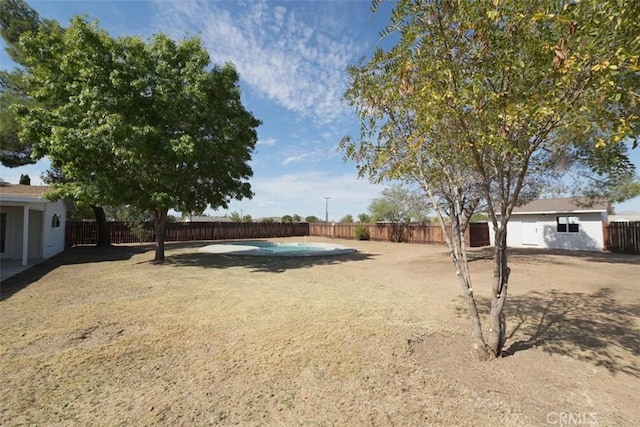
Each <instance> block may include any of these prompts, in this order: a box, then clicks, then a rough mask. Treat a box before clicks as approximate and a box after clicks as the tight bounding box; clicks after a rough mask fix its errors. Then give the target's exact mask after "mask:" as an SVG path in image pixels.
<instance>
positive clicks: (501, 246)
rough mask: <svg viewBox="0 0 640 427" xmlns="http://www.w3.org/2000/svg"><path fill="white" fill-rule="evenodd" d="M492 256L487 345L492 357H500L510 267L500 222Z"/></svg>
mask: <svg viewBox="0 0 640 427" xmlns="http://www.w3.org/2000/svg"><path fill="white" fill-rule="evenodd" d="M494 235H495V242H496V248H495V253H494V257H493V294H492V295H491V315H490V328H489V336H488V339H487V345H488V346H489V350H490V351H491V356H492V357H500V356H501V355H502V348H503V346H504V341H505V333H506V321H505V317H504V313H503V309H504V304H505V302H506V300H507V286H508V284H509V273H510V271H511V270H510V268H509V267H508V264H507V228H506V224H501V225H500V227H499V228H498V229H496V231H495V234H494Z"/></svg>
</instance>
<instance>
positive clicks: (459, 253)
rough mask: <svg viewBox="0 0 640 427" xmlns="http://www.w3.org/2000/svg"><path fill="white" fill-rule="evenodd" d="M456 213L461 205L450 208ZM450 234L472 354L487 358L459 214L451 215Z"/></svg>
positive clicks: (479, 357) (487, 352) (487, 350)
mask: <svg viewBox="0 0 640 427" xmlns="http://www.w3.org/2000/svg"><path fill="white" fill-rule="evenodd" d="M452 211H454V212H456V213H459V212H461V207H460V206H456V210H452ZM451 227H452V230H451V234H452V237H453V242H452V243H453V249H454V251H455V255H454V256H452V259H453V263H454V265H455V268H456V275H457V276H458V281H459V282H460V286H461V287H462V293H463V295H464V296H465V298H466V300H467V304H468V305H469V316H470V317H471V323H472V324H473V330H472V334H471V336H472V337H473V354H474V355H475V357H476V358H477V359H478V360H489V359H490V358H491V353H490V351H489V348H488V346H487V343H486V342H485V340H484V336H483V334H482V322H481V321H480V313H479V311H478V305H477V304H476V299H475V297H474V295H473V285H472V282H471V272H470V271H469V262H468V259H467V250H466V247H465V243H466V242H465V235H464V232H465V230H464V227H463V226H462V224H460V215H452V218H451Z"/></svg>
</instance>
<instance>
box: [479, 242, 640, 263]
mask: <svg viewBox="0 0 640 427" xmlns="http://www.w3.org/2000/svg"><path fill="white" fill-rule="evenodd" d="M494 251H495V249H494V248H493V247H491V246H485V247H482V248H470V249H468V257H469V261H470V262H472V261H479V260H490V259H493V254H494ZM507 253H508V256H509V259H510V260H511V261H518V260H525V261H531V257H536V258H544V257H548V256H553V257H569V258H578V259H582V260H584V261H589V262H605V263H610V264H634V265H637V264H640V255H638V254H629V253H617V252H600V251H574V250H567V249H544V248H509V249H508V251H507ZM556 263H558V262H556Z"/></svg>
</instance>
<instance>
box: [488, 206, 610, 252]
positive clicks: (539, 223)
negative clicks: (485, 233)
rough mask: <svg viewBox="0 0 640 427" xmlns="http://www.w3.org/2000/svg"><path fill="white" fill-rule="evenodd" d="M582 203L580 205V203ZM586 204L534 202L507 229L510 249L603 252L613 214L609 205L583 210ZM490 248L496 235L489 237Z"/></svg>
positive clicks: (522, 208)
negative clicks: (605, 233) (606, 231)
mask: <svg viewBox="0 0 640 427" xmlns="http://www.w3.org/2000/svg"><path fill="white" fill-rule="evenodd" d="M581 201H582V202H583V203H580V202H581ZM584 202H586V200H580V199H574V198H562V199H541V200H534V201H532V202H530V203H527V204H525V205H522V206H519V207H516V208H515V209H514V210H513V214H512V216H511V220H510V221H509V224H508V225H507V245H509V246H511V247H534V248H551V249H569V250H581V251H602V250H604V232H603V229H604V226H605V225H606V224H607V215H608V214H609V213H611V205H610V204H609V203H595V204H593V205H592V206H590V207H584V206H581V205H582V204H584ZM489 235H490V237H491V244H492V245H493V244H494V243H495V242H494V241H493V232H491V230H490V233H489Z"/></svg>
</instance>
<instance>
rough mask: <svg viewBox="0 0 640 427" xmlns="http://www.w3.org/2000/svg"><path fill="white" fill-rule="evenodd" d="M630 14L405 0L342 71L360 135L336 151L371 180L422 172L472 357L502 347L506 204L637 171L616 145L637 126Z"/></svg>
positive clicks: (634, 23)
mask: <svg viewBox="0 0 640 427" xmlns="http://www.w3.org/2000/svg"><path fill="white" fill-rule="evenodd" d="M379 3H380V2H379V1H375V2H374V9H375V8H376V7H377V5H378V4H379ZM638 12H640V6H639V3H638V2H634V1H631V0H622V1H613V0H603V1H595V0H591V1H583V2H575V1H571V0H567V1H556V0H553V1H552V0H541V1H536V2H522V1H518V0H492V1H473V2H472V1H464V0H428V1H418V0H400V1H399V2H398V3H397V4H396V5H395V8H394V11H393V13H392V18H391V23H390V24H389V26H388V27H387V29H386V30H385V32H384V34H385V35H386V36H393V37H395V38H396V39H395V40H397V42H396V44H395V45H394V46H393V47H392V48H390V49H389V50H387V51H385V50H383V49H378V50H377V51H376V52H375V53H374V54H373V56H372V58H371V59H370V60H369V61H364V60H363V61H361V62H360V63H359V64H357V65H355V66H352V67H350V68H349V70H348V71H349V74H350V84H349V88H348V90H347V92H346V94H345V96H346V98H347V100H348V101H349V102H350V103H351V104H352V105H353V106H354V107H355V108H356V110H357V112H358V114H359V117H360V119H361V134H360V137H359V138H353V137H345V138H344V139H343V140H342V143H341V146H342V148H343V149H344V150H345V157H346V158H350V159H354V160H356V162H357V164H358V168H359V172H360V174H361V175H362V176H367V175H368V176H369V177H370V178H371V179H373V180H377V181H381V180H385V179H395V180H398V179H400V180H406V181H410V182H414V183H418V184H419V185H421V187H422V188H423V190H424V191H425V193H426V194H427V195H428V198H429V200H430V201H431V204H432V206H433V208H434V210H435V211H436V213H437V215H438V218H439V223H440V224H441V226H442V227H443V231H447V228H446V227H445V222H449V221H450V222H451V228H449V229H448V234H447V238H446V240H447V244H448V247H449V251H450V255H451V259H452V263H453V264H454V268H455V270H456V274H457V275H458V277H459V281H460V284H461V287H462V290H463V294H464V296H465V298H466V300H467V302H468V306H469V312H470V317H471V320H472V323H473V332H472V333H473V351H474V352H475V354H476V355H477V357H478V358H480V359H490V358H495V357H498V356H500V355H501V353H502V351H503V347H504V345H505V328H506V322H505V318H504V313H503V310H504V307H505V303H506V299H507V294H508V285H509V276H510V273H511V269H510V267H509V265H508V257H507V254H508V248H507V244H506V243H507V224H508V222H509V220H510V218H511V213H512V211H513V209H514V207H515V206H517V205H518V204H520V203H523V202H525V201H527V200H528V199H530V198H532V197H535V196H536V195H537V194H538V193H539V192H540V190H541V188H543V187H544V185H545V183H548V182H549V180H552V179H554V178H556V177H560V176H563V175H564V174H565V173H566V172H567V171H568V170H573V169H575V168H581V169H583V170H587V171H589V172H590V173H591V174H592V175H601V176H610V177H614V178H615V177H629V176H631V175H632V174H633V171H632V164H631V163H630V162H629V161H628V158H627V156H626V154H625V152H624V150H620V149H618V147H619V144H621V143H623V141H625V140H628V141H632V144H633V145H634V146H635V145H636V139H635V138H636V136H637V135H638V134H640V117H639V116H638V114H637V112H638V110H637V105H638V101H639V97H640V95H639V94H638V90H637V88H638V82H639V81H640V73H639V71H640V67H639V62H638V58H639V56H640V43H639V41H640V39H639V37H640V36H639V34H640V24H639V23H638V20H637V16H638ZM613 181H615V179H614V180H613ZM627 194H629V193H627ZM592 196H594V197H595V196H596V195H595V194H593V195H592ZM625 197H628V195H627V196H625ZM480 203H482V204H483V206H484V210H485V211H486V212H487V215H488V217H489V221H490V222H491V224H492V225H493V230H494V237H495V251H494V257H493V260H494V271H493V283H492V286H491V308H490V315H489V328H488V330H485V329H483V327H482V323H481V316H480V311H479V309H478V305H477V303H476V298H475V294H474V286H473V283H472V278H471V274H470V272H469V268H468V258H467V253H466V248H465V243H464V231H465V229H466V227H467V225H468V223H469V219H470V217H471V215H472V214H473V211H474V210H475V209H476V207H477V206H478V205H479V204H480Z"/></svg>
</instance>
